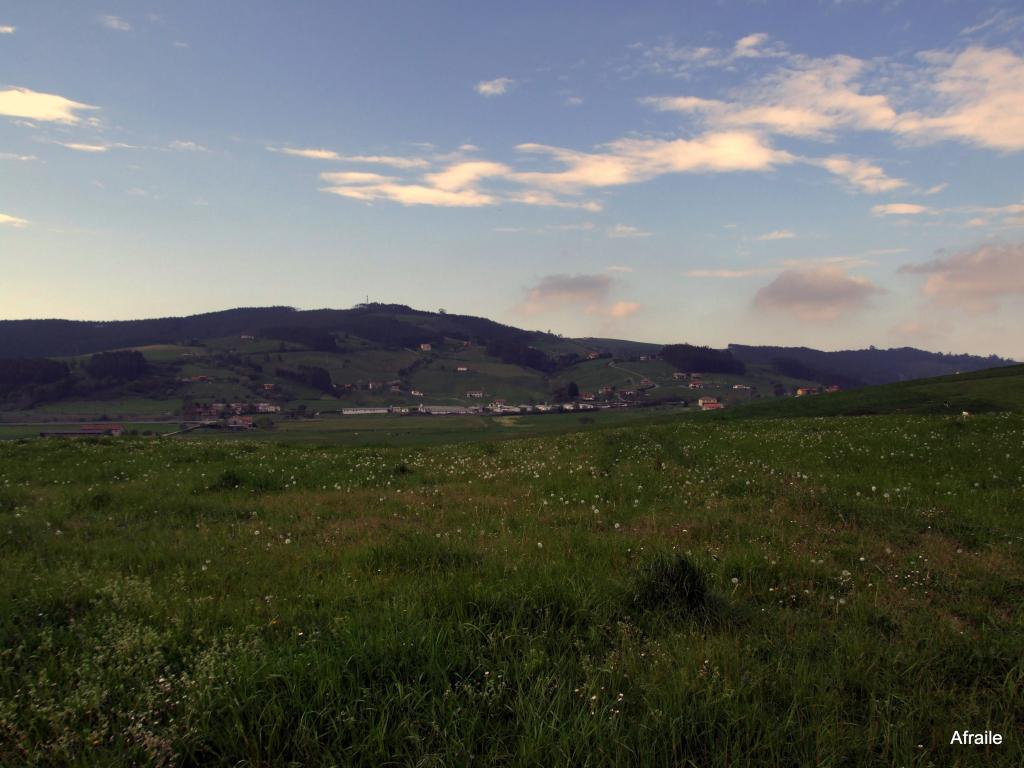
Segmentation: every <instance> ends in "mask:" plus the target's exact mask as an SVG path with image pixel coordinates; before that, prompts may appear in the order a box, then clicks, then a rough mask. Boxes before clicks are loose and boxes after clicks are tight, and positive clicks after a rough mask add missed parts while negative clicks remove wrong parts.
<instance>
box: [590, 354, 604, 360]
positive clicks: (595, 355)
mask: <svg viewBox="0 0 1024 768" xmlns="http://www.w3.org/2000/svg"><path fill="white" fill-rule="evenodd" d="M600 356H601V353H600V352H588V353H587V360H597V358H599V357H600Z"/></svg>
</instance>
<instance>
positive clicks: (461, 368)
mask: <svg viewBox="0 0 1024 768" xmlns="http://www.w3.org/2000/svg"><path fill="white" fill-rule="evenodd" d="M455 370H456V371H458V372H459V373H468V372H469V368H467V367H466V366H464V365H460V366H459V367H458V368H456V369H455Z"/></svg>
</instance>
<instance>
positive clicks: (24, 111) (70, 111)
mask: <svg viewBox="0 0 1024 768" xmlns="http://www.w3.org/2000/svg"><path fill="white" fill-rule="evenodd" d="M89 109H97V107H93V106H90V105H88V104H81V103H79V102H77V101H72V100H71V99H66V98H64V97H63V96H58V95H57V94H54V93H39V92H36V91H31V90H29V89H28V88H8V89H7V90H4V91H0V115H4V116H6V117H20V118H26V119H28V120H38V121H40V122H52V123H65V124H68V125H74V124H76V123H78V122H80V121H81V120H82V118H81V117H80V116H79V115H78V114H77V113H78V112H81V111H84V110H89Z"/></svg>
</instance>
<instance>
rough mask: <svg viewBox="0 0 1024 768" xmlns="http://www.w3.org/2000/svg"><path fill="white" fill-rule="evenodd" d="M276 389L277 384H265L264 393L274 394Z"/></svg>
mask: <svg viewBox="0 0 1024 768" xmlns="http://www.w3.org/2000/svg"><path fill="white" fill-rule="evenodd" d="M275 389H277V385H276V384H264V385H263V391H264V392H273V391H274V390H275Z"/></svg>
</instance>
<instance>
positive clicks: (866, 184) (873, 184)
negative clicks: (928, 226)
mask: <svg viewBox="0 0 1024 768" xmlns="http://www.w3.org/2000/svg"><path fill="white" fill-rule="evenodd" d="M808 162H810V163H812V164H814V165H819V166H821V167H822V168H824V169H825V170H826V171H828V172H829V173H832V174H835V175H836V176H839V177H841V178H842V179H844V180H845V181H846V183H847V184H849V185H850V186H851V187H853V188H856V189H859V190H860V191H862V192H867V193H868V194H871V195H874V194H878V193H881V192H891V191H892V190H894V189H899V188H900V187H905V186H907V182H906V181H904V180H903V179H896V178H892V177H891V176H887V175H886V173H885V171H884V170H882V169H881V168H880V167H879V166H877V165H872V164H871V163H870V162H868V161H867V160H860V159H855V158H850V157H847V156H846V155H831V156H829V157H823V158H820V159H817V160H809V161H808ZM937 191H941V190H937Z"/></svg>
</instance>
